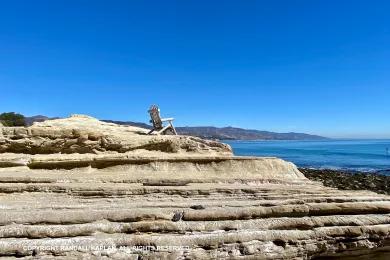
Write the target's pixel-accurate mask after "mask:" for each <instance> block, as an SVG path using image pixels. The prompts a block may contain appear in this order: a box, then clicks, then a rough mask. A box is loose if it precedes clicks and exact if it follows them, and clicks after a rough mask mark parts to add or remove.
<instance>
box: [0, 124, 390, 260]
mask: <svg viewBox="0 0 390 260" xmlns="http://www.w3.org/2000/svg"><path fill="white" fill-rule="evenodd" d="M0 133H1V135H0V149H2V150H0V151H1V152H0V256H7V257H11V258H12V257H20V258H26V259H35V258H40V259H52V258H62V259H105V258H113V259H137V260H138V259H311V258H317V257H323V258H329V257H332V256H335V257H347V256H349V257H350V256H353V257H355V258H356V257H361V259H362V258H364V257H367V258H369V257H372V256H376V257H377V256H378V255H380V256H384V255H387V254H389V252H390V197H389V196H386V195H379V194H376V193H373V192H369V191H349V190H344V191H341V190H337V189H334V188H329V187H324V186H323V185H322V184H321V183H319V182H312V181H309V180H308V179H306V178H305V177H304V176H303V175H302V173H301V172H300V171H299V170H298V169H297V168H296V167H295V165H293V164H292V163H289V162H285V161H283V160H281V159H278V158H257V157H235V156H233V155H232V154H231V149H230V147H229V146H227V145H223V144H221V143H218V142H213V141H204V140H201V139H198V138H191V137H184V136H181V137H180V136H179V137H177V136H147V135H145V134H144V133H145V130H144V129H140V128H132V127H122V126H117V125H114V124H107V123H102V122H99V121H98V120H96V119H93V118H90V117H85V116H75V117H71V118H69V119H62V120H53V121H48V122H43V123H39V124H36V125H34V126H32V127H31V128H1V131H0ZM103 140H106V141H107V140H109V141H108V144H104V143H105V141H103ZM75 142H76V143H75ZM163 147H165V148H163ZM167 147H170V148H169V149H168V148H167ZM142 249H144V250H142Z"/></svg>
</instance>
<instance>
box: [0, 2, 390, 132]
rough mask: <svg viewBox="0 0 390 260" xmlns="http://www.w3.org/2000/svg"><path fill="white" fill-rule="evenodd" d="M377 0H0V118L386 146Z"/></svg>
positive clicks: (384, 61)
mask: <svg viewBox="0 0 390 260" xmlns="http://www.w3.org/2000/svg"><path fill="white" fill-rule="evenodd" d="M389 13H390V1H386V0H383V1H376V0H370V1H369V0H366V1H352V0H351V1H347V0H344V1H332V0H329V1H327V0H315V1H313V0H306V1H303V0H297V1H289V0H285V1H280V0H275V1H260V0H258V1H252V0H247V1H239V0H235V1H230V0H224V1H219V0H215V1H199V0H186V1H182V0H177V1H170V0H166V1H141V0H139V1H132V0H129V1H115V0H114V1H108V0H107V1H83V0H81V1H80V0H79V1H71V0H67V1H65V0H63V1H60V0H58V1H49V0H48V1H40V0H36V1H27V0H26V1H21V0H15V1H3V2H2V6H1V8H0V24H1V25H0V111H16V112H20V113H23V114H25V115H36V114H43V115H47V116H61V117H62V116H67V115H69V114H71V113H82V114H89V115H92V116H95V117H97V118H100V119H114V120H131V121H142V122H147V121H148V120H149V118H148V114H147V112H146V110H147V109H148V107H149V105H150V104H153V103H156V104H159V105H160V107H161V110H162V115H163V116H173V117H175V118H176V120H175V123H176V125H182V126H183V125H215V126H228V125H231V126H238V127H244V128H254V129H261V130H270V131H278V132H289V131H295V132H307V133H313V134H320V135H325V136H330V137H364V138H366V137H373V138H390V120H389V116H390V15H389Z"/></svg>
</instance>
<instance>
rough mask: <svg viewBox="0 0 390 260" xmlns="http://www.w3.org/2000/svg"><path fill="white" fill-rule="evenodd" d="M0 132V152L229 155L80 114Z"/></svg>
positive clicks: (221, 148)
mask: <svg viewBox="0 0 390 260" xmlns="http://www.w3.org/2000/svg"><path fill="white" fill-rule="evenodd" d="M0 131H1V133H0V153H6V152H7V153H26V154H51V153H66V154H70V153H102V152H119V153H124V152H128V151H135V150H140V149H143V150H149V151H160V152H167V153H178V152H194V153H202V152H205V153H210V152H216V153H225V154H231V148H230V146H228V145H226V144H222V143H219V142H215V141H208V140H203V139H200V138H196V137H189V136H166V135H165V136H150V135H146V133H147V132H148V130H146V129H143V128H137V127H131V126H119V125H116V124H112V123H105V122H101V121H99V120H97V119H95V118H92V117H89V116H83V115H74V116H72V117H70V118H66V119H56V120H48V121H45V122H39V123H34V125H33V126H31V127H3V128H1V129H0Z"/></svg>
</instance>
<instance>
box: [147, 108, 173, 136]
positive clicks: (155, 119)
mask: <svg viewBox="0 0 390 260" xmlns="http://www.w3.org/2000/svg"><path fill="white" fill-rule="evenodd" d="M148 112H149V114H150V123H152V124H153V129H152V130H150V131H149V133H148V135H150V134H152V133H153V132H156V134H158V135H159V134H165V133H166V132H167V131H168V130H172V132H173V134H175V135H177V132H176V129H175V127H174V126H173V124H172V122H173V120H174V118H161V117H160V109H159V108H158V106H156V105H152V106H151V107H150V108H149V110H148ZM164 122H168V124H167V125H166V126H164V124H163V123H164Z"/></svg>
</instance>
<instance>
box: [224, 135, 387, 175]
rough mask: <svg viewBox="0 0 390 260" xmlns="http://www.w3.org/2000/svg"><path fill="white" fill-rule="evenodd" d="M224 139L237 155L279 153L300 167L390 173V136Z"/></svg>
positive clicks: (269, 154) (281, 156)
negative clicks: (311, 138)
mask: <svg viewBox="0 0 390 260" xmlns="http://www.w3.org/2000/svg"><path fill="white" fill-rule="evenodd" d="M224 142H226V143H228V144H230V145H231V146H232V148H233V151H234V154H235V155H253V156H276V157H280V158H283V159H285V160H287V161H290V162H293V163H295V164H296V165H298V166H299V167H310V168H318V169H343V170H352V171H384V172H387V173H390V140H326V141H224Z"/></svg>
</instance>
